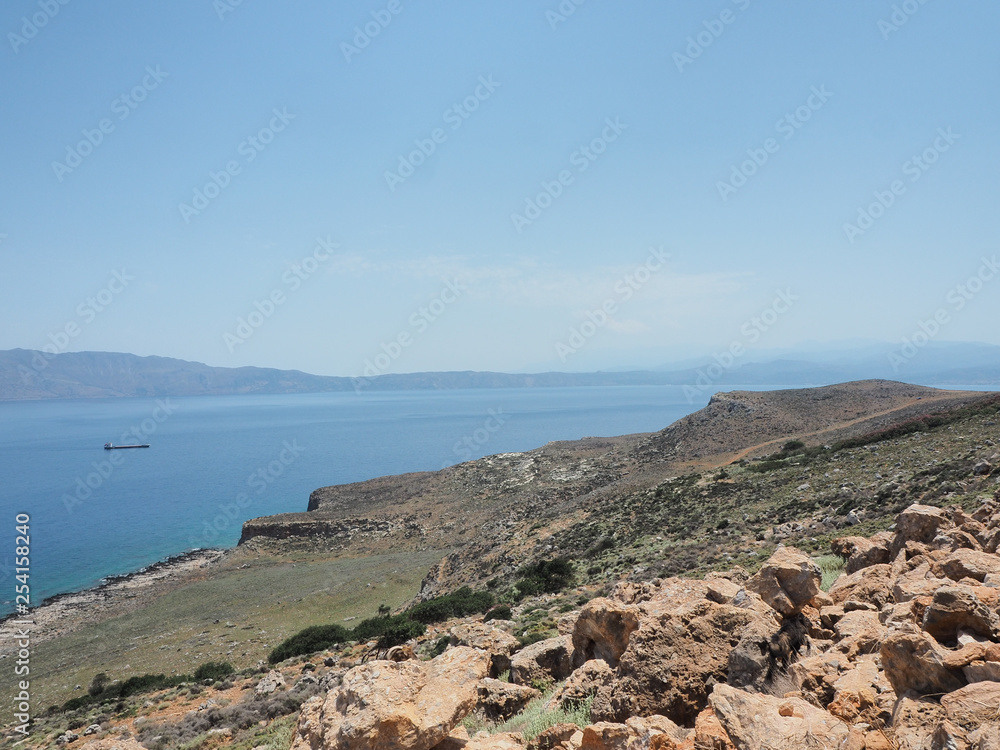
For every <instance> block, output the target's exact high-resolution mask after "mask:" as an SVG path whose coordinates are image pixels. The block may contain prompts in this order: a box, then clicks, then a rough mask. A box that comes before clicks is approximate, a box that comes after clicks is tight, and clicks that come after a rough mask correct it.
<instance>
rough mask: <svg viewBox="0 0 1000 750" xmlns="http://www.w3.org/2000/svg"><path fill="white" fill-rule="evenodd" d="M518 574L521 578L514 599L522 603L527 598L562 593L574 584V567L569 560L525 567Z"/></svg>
mask: <svg viewBox="0 0 1000 750" xmlns="http://www.w3.org/2000/svg"><path fill="white" fill-rule="evenodd" d="M517 574H518V576H520V578H519V579H518V581H517V582H516V583H515V584H514V589H515V593H514V598H515V600H516V601H520V600H521V599H524V598H525V597H526V596H535V595H536V594H555V593H558V592H559V591H562V590H563V589H564V588H566V587H567V586H569V585H570V584H571V583H572V582H573V565H572V563H570V561H569V560H567V559H565V558H562V557H557V558H554V559H552V560H539V561H538V562H535V563H531V564H529V565H525V566H523V567H522V568H520V569H519V570H518V571H517Z"/></svg>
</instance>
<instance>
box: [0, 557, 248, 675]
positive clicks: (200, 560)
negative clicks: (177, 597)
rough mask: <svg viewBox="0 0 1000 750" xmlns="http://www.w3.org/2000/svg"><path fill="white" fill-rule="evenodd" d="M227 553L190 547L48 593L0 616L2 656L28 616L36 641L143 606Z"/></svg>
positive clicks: (14, 647) (13, 646) (12, 648)
mask: <svg viewBox="0 0 1000 750" xmlns="http://www.w3.org/2000/svg"><path fill="white" fill-rule="evenodd" d="M227 554H228V552H227V551H226V550H221V549H200V550H191V551H190V552H185V553H183V554H180V555H174V556H172V557H168V558H167V559H165V560H160V561H158V562H155V563H153V564H152V565H147V566H146V567H144V568H140V569H139V570H136V571H133V572H131V573H126V574H123V575H114V576H108V577H107V578H105V579H103V581H102V582H101V583H100V584H99V585H97V586H94V587H93V588H89V589H83V590H82V591H75V592H69V593H65V594H56V595H55V596H50V597H49V598H47V599H45V600H44V601H43V602H42V603H41V604H40V605H38V606H37V607H35V608H33V609H31V610H30V611H29V612H28V614H26V615H18V614H16V613H15V614H10V615H7V616H6V617H4V618H3V619H2V620H0V659H4V658H7V657H8V656H9V655H10V654H11V653H13V652H14V651H16V650H17V642H16V639H14V638H11V637H10V636H11V635H12V634H14V633H15V632H17V630H18V629H20V628H21V627H23V623H24V622H30V623H32V625H31V638H32V642H33V643H34V644H38V643H42V642H44V641H48V640H51V639H53V638H58V637H59V636H62V635H66V634H67V633H71V632H73V631H75V630H77V629H79V628H80V627H82V626H84V625H89V624H93V623H97V622H101V621H103V620H107V619H109V618H111V617H116V616H119V615H122V614H125V613H126V612H128V611H131V610H133V609H135V608H137V607H139V606H142V605H144V604H146V603H147V602H148V601H149V600H150V599H151V598H153V597H156V596H158V595H160V594H162V593H164V592H165V591H166V590H168V589H170V588H172V587H174V586H176V585H178V584H180V583H182V582H183V581H185V580H187V579H188V578H189V577H190V576H191V575H192V574H194V573H196V572H198V571H201V570H203V569H204V568H206V567H208V566H210V565H212V564H214V563H217V562H218V561H220V560H221V559H223V558H224V557H226V555H227ZM15 622H16V623H19V624H15Z"/></svg>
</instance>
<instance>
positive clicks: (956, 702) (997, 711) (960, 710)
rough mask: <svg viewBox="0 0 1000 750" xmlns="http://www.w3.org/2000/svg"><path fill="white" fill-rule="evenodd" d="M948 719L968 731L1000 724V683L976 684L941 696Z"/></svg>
mask: <svg viewBox="0 0 1000 750" xmlns="http://www.w3.org/2000/svg"><path fill="white" fill-rule="evenodd" d="M941 705H942V707H944V710H945V713H946V714H947V715H948V718H949V719H950V720H951V721H952V722H954V723H955V724H957V725H958V726H960V727H962V728H963V729H966V730H974V729H978V728H979V727H981V726H983V725H986V724H991V723H992V724H994V725H995V724H997V723H998V722H1000V682H974V683H972V684H971V685H966V686H965V687H963V688H959V689H958V690H955V691H954V692H951V693H948V695H943V696H941Z"/></svg>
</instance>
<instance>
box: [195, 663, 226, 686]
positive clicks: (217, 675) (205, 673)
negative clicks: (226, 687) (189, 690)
mask: <svg viewBox="0 0 1000 750" xmlns="http://www.w3.org/2000/svg"><path fill="white" fill-rule="evenodd" d="M235 673H236V670H235V669H234V668H233V665H232V664H230V663H229V662H228V661H207V662H205V663H204V664H202V665H201V666H200V667H198V669H196V670H195V672H194V678H195V679H196V680H212V681H213V682H214V681H216V680H222V679H225V678H226V677H229V675H231V674H235Z"/></svg>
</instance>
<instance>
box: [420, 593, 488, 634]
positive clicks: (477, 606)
mask: <svg viewBox="0 0 1000 750" xmlns="http://www.w3.org/2000/svg"><path fill="white" fill-rule="evenodd" d="M493 602H494V598H493V594H491V593H490V592H489V591H473V590H472V589H470V588H469V587H468V586H463V587H462V588H460V589H459V590H458V591H455V592H454V593H451V594H445V595H444V596H437V597H435V598H433V599H428V600H427V601H425V602H420V603H419V604H415V605H414V606H412V607H410V608H409V609H408V610H406V612H405V614H406V616H407V617H409V618H410V619H411V620H416V621H417V622H422V623H424V624H425V625H430V624H431V623H435V622H443V621H444V620H447V619H449V618H452V617H465V616H467V615H473V614H477V613H479V612H486V611H487V610H488V609H489V608H490V607H492V606H493Z"/></svg>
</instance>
